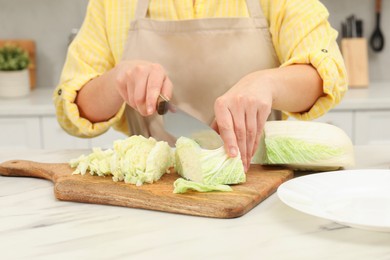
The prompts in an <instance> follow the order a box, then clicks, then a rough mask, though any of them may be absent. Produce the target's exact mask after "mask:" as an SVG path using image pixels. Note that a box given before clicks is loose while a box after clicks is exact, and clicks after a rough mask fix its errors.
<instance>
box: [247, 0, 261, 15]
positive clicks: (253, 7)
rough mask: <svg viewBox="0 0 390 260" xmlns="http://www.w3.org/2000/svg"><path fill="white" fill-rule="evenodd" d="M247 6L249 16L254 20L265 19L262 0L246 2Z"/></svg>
mask: <svg viewBox="0 0 390 260" xmlns="http://www.w3.org/2000/svg"><path fill="white" fill-rule="evenodd" d="M246 6H247V8H248V11H249V15H250V16H251V17H252V18H264V14H263V10H262V9H261V6H260V0H246Z"/></svg>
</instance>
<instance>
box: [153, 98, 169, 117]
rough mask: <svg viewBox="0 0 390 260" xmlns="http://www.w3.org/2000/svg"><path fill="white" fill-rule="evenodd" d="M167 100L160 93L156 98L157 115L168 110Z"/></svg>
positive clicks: (163, 113)
mask: <svg viewBox="0 0 390 260" xmlns="http://www.w3.org/2000/svg"><path fill="white" fill-rule="evenodd" d="M168 102H169V100H168V99H167V98H166V97H164V96H163V95H161V94H160V96H159V98H158V100H157V108H156V109H157V113H158V114H159V115H165V114H166V113H167V112H168V107H169V104H168Z"/></svg>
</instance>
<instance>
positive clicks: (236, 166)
mask: <svg viewBox="0 0 390 260" xmlns="http://www.w3.org/2000/svg"><path fill="white" fill-rule="evenodd" d="M175 160H176V161H175V162H176V171H177V172H178V173H179V174H180V175H181V176H182V177H183V178H185V179H186V180H189V181H190V182H183V180H180V179H179V180H177V181H176V182H175V183H174V185H175V187H180V188H175V190H174V192H175V193H179V192H181V191H184V192H185V191H186V190H187V189H195V190H198V191H210V190H220V191H226V190H227V189H226V187H222V188H218V187H221V186H218V185H224V184H238V183H243V182H245V181H246V176H245V172H244V166H243V163H242V161H241V157H240V155H238V156H236V157H233V158H231V157H229V156H228V155H227V154H226V152H225V148H224V147H223V146H222V147H220V148H217V149H214V150H208V149H202V148H201V147H200V146H199V144H198V143H196V142H195V141H194V140H192V139H189V138H186V137H180V138H179V139H178V140H177V141H176V151H175ZM201 185H203V188H202V189H200V188H199V187H201ZM207 185H211V186H207ZM194 187H197V189H196V188H194ZM207 187H208V188H207Z"/></svg>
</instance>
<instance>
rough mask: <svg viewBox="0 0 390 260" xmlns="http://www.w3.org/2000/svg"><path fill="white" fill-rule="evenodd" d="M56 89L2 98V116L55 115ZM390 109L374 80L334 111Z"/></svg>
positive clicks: (388, 91)
mask: <svg viewBox="0 0 390 260" xmlns="http://www.w3.org/2000/svg"><path fill="white" fill-rule="evenodd" d="M53 91H54V89H51V88H36V89H35V90H33V91H32V92H31V93H30V95H29V96H26V97H22V98H8V99H5V98H0V116H43V115H53V116H54V115H55V109H54V105H53V100H52V95H53ZM378 109H379V110H380V109H390V82H373V83H371V84H370V86H369V87H368V88H361V89H350V90H349V91H348V92H347V93H346V95H345V97H344V99H343V100H342V101H341V103H340V104H339V105H338V106H336V107H335V108H333V109H332V111H345V110H378Z"/></svg>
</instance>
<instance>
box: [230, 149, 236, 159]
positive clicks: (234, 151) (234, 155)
mask: <svg viewBox="0 0 390 260" xmlns="http://www.w3.org/2000/svg"><path fill="white" fill-rule="evenodd" d="M229 153H230V156H231V157H236V156H237V148H235V147H231V148H230V150H229Z"/></svg>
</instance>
